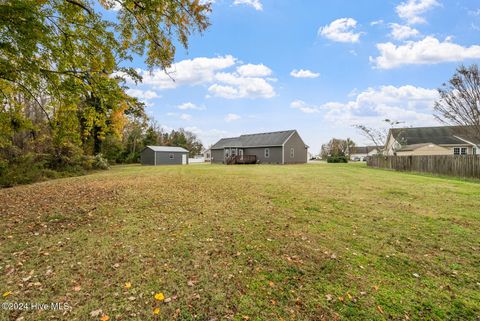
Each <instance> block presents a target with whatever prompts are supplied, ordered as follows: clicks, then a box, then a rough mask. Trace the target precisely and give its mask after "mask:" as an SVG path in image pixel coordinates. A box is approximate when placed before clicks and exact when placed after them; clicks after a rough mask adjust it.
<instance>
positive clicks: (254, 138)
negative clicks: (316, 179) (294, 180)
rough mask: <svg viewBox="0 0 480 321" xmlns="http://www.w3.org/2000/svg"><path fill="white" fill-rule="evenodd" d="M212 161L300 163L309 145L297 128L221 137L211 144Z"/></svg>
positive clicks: (227, 162) (230, 162)
mask: <svg viewBox="0 0 480 321" xmlns="http://www.w3.org/2000/svg"><path fill="white" fill-rule="evenodd" d="M210 150H211V157H212V163H223V164H239V163H240V164H246V163H261V164H300V163H306V162H307V154H308V146H307V145H305V143H304V142H303V140H302V138H301V137H300V135H299V134H298V132H297V131H296V130H285V131H279V132H271V133H261V134H250V135H241V136H239V137H232V138H222V139H220V140H219V141H218V142H217V143H216V144H214V145H213V146H212V147H211V148H210Z"/></svg>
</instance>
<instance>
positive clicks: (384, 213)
mask: <svg viewBox="0 0 480 321" xmlns="http://www.w3.org/2000/svg"><path fill="white" fill-rule="evenodd" d="M0 204H2V206H1V208H0V214H1V218H2V223H1V224H0V248H1V262H0V272H1V273H0V291H1V293H3V292H7V291H12V294H10V295H9V296H7V297H5V298H2V299H1V300H2V301H3V302H5V301H8V302H37V303H50V302H66V303H68V304H69V305H70V306H71V309H69V310H67V311H64V312H59V311H5V310H3V311H2V310H0V320H15V319H16V318H18V317H24V320H52V319H54V320H98V319H99V318H100V316H101V315H102V314H106V315H108V316H109V317H110V320H247V319H249V320H282V319H283V320H324V319H325V320H408V319H409V320H478V319H479V317H480V184H478V183H475V182H466V181H461V180H455V179H447V178H436V177H428V176H421V175H412V174H406V173H398V172H389V171H382V170H376V169H370V168H367V167H365V166H364V165H352V164H346V165H343V164H342V165H341V164H312V165H298V166H267V165H265V166H216V165H191V166H183V167H182V166H168V167H141V166H118V167H114V168H113V169H112V170H110V171H106V172H100V173H95V174H92V175H89V176H83V177H74V178H66V179H59V180H54V181H48V182H43V183H37V184H33V185H28V186H18V187H14V188H10V189H3V190H0ZM126 282H131V284H132V286H131V288H129V289H126V288H125V287H124V284H125V283H126ZM157 292H162V293H164V295H165V297H166V298H167V301H169V302H158V301H157V302H156V301H155V299H154V294H155V293H157ZM155 307H160V309H161V310H160V313H159V314H158V315H154V314H153V313H152V311H153V309H154V308H155ZM99 309H101V310H102V314H100V315H99V316H96V317H92V316H91V312H92V311H95V310H99Z"/></svg>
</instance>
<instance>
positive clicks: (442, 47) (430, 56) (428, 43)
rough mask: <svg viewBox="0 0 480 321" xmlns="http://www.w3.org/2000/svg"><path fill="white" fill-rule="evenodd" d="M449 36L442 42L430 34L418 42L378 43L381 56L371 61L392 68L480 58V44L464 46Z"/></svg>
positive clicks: (381, 67) (379, 65)
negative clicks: (399, 43) (451, 40)
mask: <svg viewBox="0 0 480 321" xmlns="http://www.w3.org/2000/svg"><path fill="white" fill-rule="evenodd" d="M450 39H451V38H447V39H445V40H444V41H442V42H440V41H439V40H438V39H436V38H434V37H431V36H428V37H425V38H424V39H423V40H420V41H417V42H413V41H412V42H408V43H406V44H404V45H400V46H396V45H394V44H393V43H391V42H387V43H379V44H377V49H378V50H379V51H380V56H378V57H375V58H372V57H370V61H371V62H373V63H374V64H375V66H376V67H377V68H380V69H391V68H396V67H399V66H401V65H408V64H417V65H418V64H436V63H441V62H458V61H463V60H466V59H478V58H480V46H479V45H473V46H470V47H463V46H461V45H458V44H455V43H452V42H450V41H449V40H450Z"/></svg>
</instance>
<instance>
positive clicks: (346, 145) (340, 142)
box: [321, 138, 355, 158]
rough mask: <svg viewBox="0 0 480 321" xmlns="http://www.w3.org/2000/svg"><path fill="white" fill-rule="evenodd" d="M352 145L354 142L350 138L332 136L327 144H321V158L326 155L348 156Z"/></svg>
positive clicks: (353, 145)
mask: <svg viewBox="0 0 480 321" xmlns="http://www.w3.org/2000/svg"><path fill="white" fill-rule="evenodd" d="M354 147H355V143H354V142H353V141H352V140H351V139H350V138H347V139H338V138H332V139H331V140H330V141H329V142H328V143H327V144H324V145H322V151H321V154H322V158H326V157H328V156H333V157H338V156H349V155H350V152H351V150H352V148H354Z"/></svg>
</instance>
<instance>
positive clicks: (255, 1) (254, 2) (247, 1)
mask: <svg viewBox="0 0 480 321" xmlns="http://www.w3.org/2000/svg"><path fill="white" fill-rule="evenodd" d="M233 4H234V5H241V4H244V5H247V6H249V7H252V8H254V9H255V10H258V11H262V10H263V5H262V2H261V1H260V0H235V1H234V2H233Z"/></svg>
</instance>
